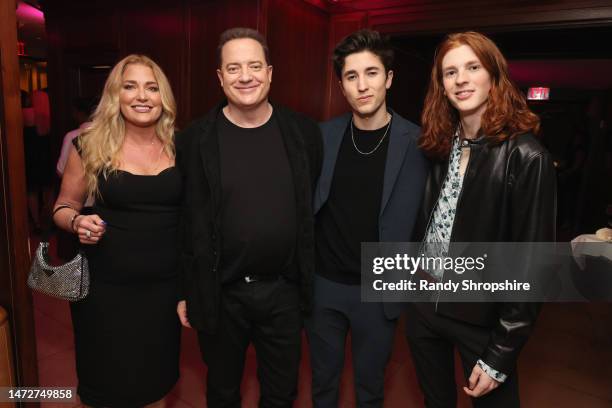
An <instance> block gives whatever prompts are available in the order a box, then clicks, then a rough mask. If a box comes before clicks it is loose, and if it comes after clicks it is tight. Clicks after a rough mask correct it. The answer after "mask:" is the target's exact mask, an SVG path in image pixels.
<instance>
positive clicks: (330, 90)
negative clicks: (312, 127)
mask: <svg viewBox="0 0 612 408" xmlns="http://www.w3.org/2000/svg"><path fill="white" fill-rule="evenodd" d="M366 17H367V15H366V13H350V14H342V15H337V16H332V17H331V22H330V31H329V42H328V52H327V54H328V58H327V62H326V66H327V89H326V107H325V118H326V119H329V118H332V117H334V116H337V115H340V114H342V113H344V112H347V111H348V110H349V109H350V108H349V105H348V104H347V103H346V99H345V98H344V96H343V95H342V92H341V90H340V86H339V80H338V77H337V76H336V74H335V73H334V69H333V64H332V62H331V55H332V52H333V50H334V48H335V47H336V44H338V42H340V40H342V39H343V38H344V37H346V36H347V35H349V34H350V33H352V32H354V31H357V30H359V29H360V28H364V27H365V26H366Z"/></svg>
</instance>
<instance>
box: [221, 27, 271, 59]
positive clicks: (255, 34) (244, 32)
mask: <svg viewBox="0 0 612 408" xmlns="http://www.w3.org/2000/svg"><path fill="white" fill-rule="evenodd" d="M241 38H250V39H252V40H255V41H257V42H258V43H259V44H261V48H263V51H264V55H265V57H266V64H268V65H270V51H269V50H268V43H267V42H266V38H265V37H264V36H263V35H262V34H261V33H260V32H259V31H257V30H254V29H252V28H247V27H234V28H230V29H227V30H225V31H224V32H223V33H221V36H220V37H219V45H218V46H217V61H218V63H219V66H221V50H222V49H223V46H224V45H225V44H226V43H227V42H228V41H231V40H239V39H241Z"/></svg>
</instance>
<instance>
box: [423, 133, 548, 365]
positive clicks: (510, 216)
mask: <svg viewBox="0 0 612 408" xmlns="http://www.w3.org/2000/svg"><path fill="white" fill-rule="evenodd" d="M468 143H469V145H470V158H469V162H468V166H467V169H466V170H465V175H464V178H463V187H462V191H461V194H460V197H459V201H458V203H457V208H456V215H455V221H454V225H453V229H452V233H451V239H450V241H451V242H554V241H555V190H556V187H555V170H554V167H553V164H552V160H551V158H550V156H549V154H548V153H547V152H546V151H545V150H544V148H543V147H542V146H541V145H540V144H539V143H538V142H537V141H536V139H535V138H534V137H533V136H532V135H530V134H524V135H520V136H518V137H516V138H513V139H510V140H507V141H505V142H503V143H501V144H497V145H490V144H488V142H487V140H486V138H480V139H478V140H473V141H468ZM447 169H448V161H445V162H436V163H434V164H433V166H432V169H431V172H430V174H429V177H428V179H427V183H426V186H425V196H424V200H423V206H422V208H421V210H420V212H419V218H418V221H417V225H416V226H415V232H416V235H415V237H416V239H415V241H422V240H423V237H424V235H425V232H426V229H427V222H428V220H429V219H430V214H431V213H432V211H433V210H434V207H435V205H436V202H437V199H438V196H439V193H440V190H441V188H442V185H443V183H444V178H445V177H446V173H447ZM485 272H486V270H485ZM520 272H521V271H517V275H518V274H519V273H520ZM517 278H518V277H517ZM483 279H484V280H483V281H486V279H487V278H486V277H484V278H483ZM441 296H444V294H442V295H441ZM539 309H540V305H539V304H538V303H503V304H500V303H452V302H442V301H441V302H438V303H437V304H436V312H437V313H439V314H441V315H444V316H447V317H451V318H454V319H457V320H459V321H462V322H466V323H469V324H473V325H478V326H481V327H486V328H488V329H489V333H490V338H489V339H488V345H486V347H484V349H483V352H482V355H481V358H482V360H483V361H484V362H485V363H486V364H488V365H489V366H490V367H492V368H494V369H496V370H498V371H501V372H502V373H504V374H510V373H511V372H512V369H513V368H514V366H515V365H516V360H517V358H518V354H519V352H520V350H521V348H522V347H523V345H524V344H525V342H526V341H527V338H528V337H529V335H530V333H531V331H532V329H533V325H534V323H535V320H536V318H537V315H538V312H539Z"/></svg>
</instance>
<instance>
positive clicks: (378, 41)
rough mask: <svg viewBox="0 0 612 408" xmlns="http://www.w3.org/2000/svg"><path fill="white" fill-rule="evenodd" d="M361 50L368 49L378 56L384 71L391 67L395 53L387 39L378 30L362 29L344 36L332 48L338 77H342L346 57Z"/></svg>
mask: <svg viewBox="0 0 612 408" xmlns="http://www.w3.org/2000/svg"><path fill="white" fill-rule="evenodd" d="M362 51H370V52H371V53H372V54H374V55H376V56H378V58H380V60H381V61H382V64H383V65H384V67H385V73H387V72H389V71H390V70H391V69H392V67H393V58H394V56H395V54H394V52H393V48H392V47H391V44H390V43H389V40H388V39H387V38H386V37H383V36H382V35H380V33H379V32H378V31H374V30H368V29H364V30H359V31H355V32H354V33H352V34H350V35H348V36H346V37H344V38H343V39H342V41H340V42H339V43H338V44H337V45H336V48H334V53H333V56H332V60H333V62H334V71H335V72H336V75H337V76H338V78H341V77H342V69H343V68H344V61H345V59H346V57H348V56H349V55H351V54H355V53H358V52H362Z"/></svg>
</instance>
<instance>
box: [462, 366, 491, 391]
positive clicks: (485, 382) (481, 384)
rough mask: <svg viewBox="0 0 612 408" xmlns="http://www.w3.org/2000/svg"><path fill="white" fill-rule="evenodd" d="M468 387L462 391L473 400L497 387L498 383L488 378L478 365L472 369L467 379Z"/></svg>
mask: <svg viewBox="0 0 612 408" xmlns="http://www.w3.org/2000/svg"><path fill="white" fill-rule="evenodd" d="M468 386H469V388H468V387H463V391H465V393H466V394H467V395H469V396H470V397H473V398H477V397H481V396H483V395H485V394H488V393H489V392H491V391H492V390H494V389H496V388H497V387H499V383H498V382H497V381H495V380H494V379H493V378H491V377H489V375H488V374H487V373H485V372H484V371H483V370H482V368H480V366H479V365H478V364H476V365H475V366H474V368H473V369H472V374H471V375H470V378H469V379H468Z"/></svg>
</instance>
